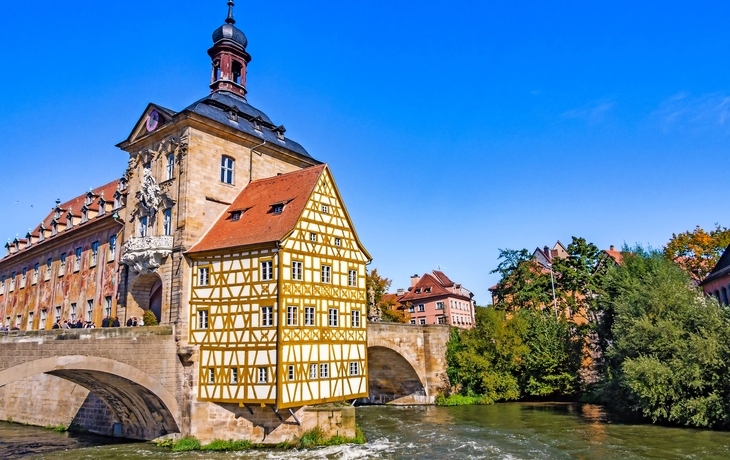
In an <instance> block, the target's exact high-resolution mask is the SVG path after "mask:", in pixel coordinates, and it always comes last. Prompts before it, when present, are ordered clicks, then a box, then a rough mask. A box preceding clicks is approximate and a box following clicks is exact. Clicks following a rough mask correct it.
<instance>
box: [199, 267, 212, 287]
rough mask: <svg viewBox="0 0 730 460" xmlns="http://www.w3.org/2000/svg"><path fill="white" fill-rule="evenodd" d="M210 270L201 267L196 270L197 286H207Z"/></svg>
mask: <svg viewBox="0 0 730 460" xmlns="http://www.w3.org/2000/svg"><path fill="white" fill-rule="evenodd" d="M209 275H210V269H209V268H208V267H203V268H199V269H198V286H207V285H208V281H209Z"/></svg>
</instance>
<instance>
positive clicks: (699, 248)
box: [664, 224, 730, 281]
mask: <svg viewBox="0 0 730 460" xmlns="http://www.w3.org/2000/svg"><path fill="white" fill-rule="evenodd" d="M729 245H730V229H728V228H725V227H721V226H720V225H717V224H716V226H715V228H714V229H713V230H710V231H709V232H707V231H705V230H703V229H702V228H701V227H700V226H699V225H698V226H697V227H696V228H695V229H694V230H693V231H691V232H690V231H686V232H683V233H680V234H679V235H677V234H676V233H675V234H672V238H671V239H670V240H669V242H668V243H667V245H666V246H665V247H664V255H665V256H666V257H667V258H668V259H670V260H672V261H674V262H675V263H676V264H677V265H679V266H680V267H681V268H682V269H683V270H684V271H686V272H687V273H689V274H690V276H692V277H693V279H694V280H695V281H701V280H703V279H705V277H706V276H707V275H708V274H709V273H710V271H712V268H713V267H714V266H715V264H717V261H718V260H720V256H722V253H723V252H724V251H725V248H727V247H728V246H729Z"/></svg>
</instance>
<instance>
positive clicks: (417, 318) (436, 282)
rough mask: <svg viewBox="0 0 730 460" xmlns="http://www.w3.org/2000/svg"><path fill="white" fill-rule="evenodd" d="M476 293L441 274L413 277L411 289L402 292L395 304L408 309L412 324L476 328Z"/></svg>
mask: <svg viewBox="0 0 730 460" xmlns="http://www.w3.org/2000/svg"><path fill="white" fill-rule="evenodd" d="M473 298H474V294H472V293H471V291H469V290H468V289H466V288H465V287H464V286H462V285H461V284H458V283H454V282H453V281H451V280H450V279H449V277H448V276H446V274H445V273H444V272H442V271H438V270H434V271H433V272H431V273H426V274H424V275H423V276H418V275H413V276H412V277H411V287H409V288H408V289H407V290H405V289H399V290H398V293H397V294H396V301H397V302H398V303H400V304H401V305H403V306H405V307H406V308H407V309H408V313H409V314H410V316H411V319H410V322H411V324H419V325H427V324H448V325H450V326H454V327H458V328H461V329H471V328H473V327H474V322H475V318H474V300H473Z"/></svg>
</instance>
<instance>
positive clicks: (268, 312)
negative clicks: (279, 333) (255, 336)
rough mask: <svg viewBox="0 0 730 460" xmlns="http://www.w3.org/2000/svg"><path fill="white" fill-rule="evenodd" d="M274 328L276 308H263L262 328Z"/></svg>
mask: <svg viewBox="0 0 730 460" xmlns="http://www.w3.org/2000/svg"><path fill="white" fill-rule="evenodd" d="M273 326H274V307H261V327H273Z"/></svg>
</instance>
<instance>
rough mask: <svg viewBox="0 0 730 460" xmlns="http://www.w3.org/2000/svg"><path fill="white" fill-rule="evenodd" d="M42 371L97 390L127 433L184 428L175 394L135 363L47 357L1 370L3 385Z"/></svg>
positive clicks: (142, 435)
mask: <svg viewBox="0 0 730 460" xmlns="http://www.w3.org/2000/svg"><path fill="white" fill-rule="evenodd" d="M38 374H48V375H53V376H56V377H60V378H62V379H65V380H68V381H71V382H73V383H76V384H78V385H81V386H83V387H84V388H86V389H88V390H89V391H91V392H92V393H94V394H96V395H97V396H98V397H99V398H101V399H102V400H103V401H104V402H105V403H106V404H107V405H108V406H109V408H110V409H111V410H112V412H113V413H114V415H115V417H116V419H117V420H118V422H119V423H120V425H121V428H122V432H121V434H122V436H123V437H126V438H131V439H142V440H150V439H154V438H157V437H159V436H163V435H165V434H168V433H177V432H179V431H180V429H179V426H180V424H179V423H178V416H179V414H180V406H179V403H178V401H177V399H176V398H175V396H173V395H172V393H170V392H169V391H168V390H167V389H166V388H165V387H164V386H163V385H162V384H161V383H159V382H158V381H157V380H155V379H153V378H152V377H150V376H149V375H147V374H146V373H144V372H142V371H140V370H139V369H136V368H134V367H132V366H129V365H127V364H124V363H121V362H119V361H115V360H112V359H107V358H99V357H93V356H58V357H53V358H44V359H39V360H36V361H30V362H27V363H23V364H19V365H17V366H14V367H11V368H8V369H5V370H3V371H0V387H2V386H4V385H7V384H9V383H12V382H15V381H18V380H23V379H25V378H28V377H31V376H33V375H38Z"/></svg>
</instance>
